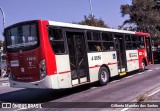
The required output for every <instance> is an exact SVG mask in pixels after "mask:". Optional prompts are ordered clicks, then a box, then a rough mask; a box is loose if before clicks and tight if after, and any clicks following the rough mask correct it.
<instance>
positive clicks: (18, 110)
mask: <svg viewBox="0 0 160 111" xmlns="http://www.w3.org/2000/svg"><path fill="white" fill-rule="evenodd" d="M25 109H27V108H20V109H16V110H13V111H20V110H25Z"/></svg>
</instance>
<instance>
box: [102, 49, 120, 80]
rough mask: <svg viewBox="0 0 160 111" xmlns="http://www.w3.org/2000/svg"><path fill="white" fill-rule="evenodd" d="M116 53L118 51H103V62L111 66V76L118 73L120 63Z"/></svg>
mask: <svg viewBox="0 0 160 111" xmlns="http://www.w3.org/2000/svg"><path fill="white" fill-rule="evenodd" d="M116 54H117V53H116V51H110V52H103V53H102V60H103V64H106V65H107V66H108V67H109V71H110V76H111V77H113V76H116V75H118V64H117V55H116Z"/></svg>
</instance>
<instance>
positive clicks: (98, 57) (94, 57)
mask: <svg viewBox="0 0 160 111" xmlns="http://www.w3.org/2000/svg"><path fill="white" fill-rule="evenodd" d="M92 60H101V55H98V56H92Z"/></svg>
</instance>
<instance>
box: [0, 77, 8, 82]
mask: <svg viewBox="0 0 160 111" xmlns="http://www.w3.org/2000/svg"><path fill="white" fill-rule="evenodd" d="M7 80H8V77H5V78H2V77H0V82H1V81H7Z"/></svg>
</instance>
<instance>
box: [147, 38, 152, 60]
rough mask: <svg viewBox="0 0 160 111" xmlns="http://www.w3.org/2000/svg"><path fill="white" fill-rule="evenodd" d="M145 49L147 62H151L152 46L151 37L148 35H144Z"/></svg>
mask: <svg viewBox="0 0 160 111" xmlns="http://www.w3.org/2000/svg"><path fill="white" fill-rule="evenodd" d="M146 50H147V59H148V62H152V46H151V39H150V38H149V37H146Z"/></svg>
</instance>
